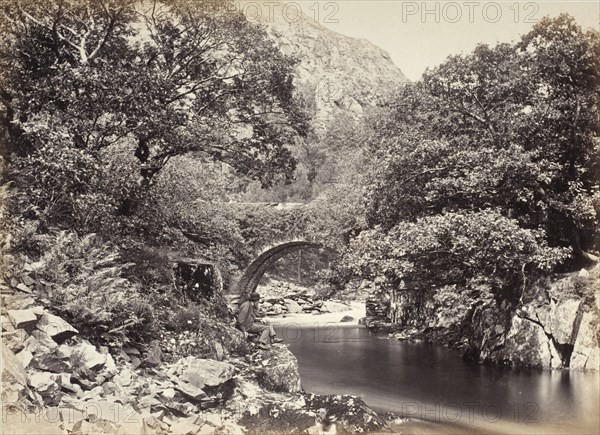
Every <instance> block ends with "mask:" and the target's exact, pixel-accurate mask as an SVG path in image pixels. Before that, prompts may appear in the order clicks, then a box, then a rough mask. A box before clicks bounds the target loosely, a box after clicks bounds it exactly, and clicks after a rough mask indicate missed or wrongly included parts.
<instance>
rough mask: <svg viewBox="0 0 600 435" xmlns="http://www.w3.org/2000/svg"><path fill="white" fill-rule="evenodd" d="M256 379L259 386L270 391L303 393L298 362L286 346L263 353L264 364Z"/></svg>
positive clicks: (277, 346) (274, 347) (257, 372)
mask: <svg viewBox="0 0 600 435" xmlns="http://www.w3.org/2000/svg"><path fill="white" fill-rule="evenodd" d="M256 378H257V380H258V384H259V385H260V386H261V387H263V388H264V389H266V390H269V391H275V392H285V393H297V392H300V391H302V384H301V382H300V374H299V373H298V361H297V360H296V357H295V356H294V355H293V354H292V352H290V350H289V349H288V348H287V347H285V346H280V345H274V346H271V347H270V348H269V349H268V350H265V351H264V352H263V353H262V364H261V367H260V368H259V369H258V370H257V371H256Z"/></svg>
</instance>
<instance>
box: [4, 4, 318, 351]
mask: <svg viewBox="0 0 600 435" xmlns="http://www.w3.org/2000/svg"><path fill="white" fill-rule="evenodd" d="M232 6H233V3H232V2H230V1H228V0H223V1H215V2H201V3H200V2H194V1H187V0H164V1H150V2H147V1H138V0H126V1H121V0H100V1H88V0H50V1H44V2H38V1H29V0H9V1H6V2H3V3H2V16H1V17H0V34H2V35H3V37H2V38H1V40H0V122H1V123H2V124H1V125H2V139H3V140H2V150H1V151H2V157H3V160H2V164H3V165H4V163H5V162H6V163H7V165H6V168H7V171H4V167H3V168H2V170H3V173H2V177H3V178H2V182H3V185H2V186H1V187H0V189H1V191H0V193H1V194H2V200H3V201H2V206H3V208H2V214H3V215H2V218H3V219H2V225H3V227H2V239H1V240H0V244H1V246H0V247H1V248H2V254H3V255H2V261H3V263H4V262H5V263H7V266H6V267H4V264H3V268H2V270H3V273H6V276H3V278H5V279H6V280H5V282H6V283H8V285H11V277H13V276H18V277H23V278H22V279H23V280H24V281H20V280H21V278H19V280H17V281H18V282H19V283H22V282H27V283H29V284H28V286H29V287H30V290H35V291H36V297H37V298H38V299H40V300H42V301H43V302H44V303H46V304H48V305H50V306H51V307H52V308H53V309H54V310H56V311H58V312H59V313H60V314H61V315H63V316H64V317H65V318H67V319H68V320H69V321H71V322H72V323H73V325H75V326H76V327H77V328H79V329H81V330H86V332H89V334H88V335H89V336H90V338H93V339H95V340H97V341H101V342H104V343H108V344H110V343H117V344H118V343H123V342H124V341H127V340H134V341H135V340H149V339H151V338H157V337H158V336H159V333H161V332H164V333H165V334H166V335H165V337H166V336H167V335H168V334H179V333H180V332H181V331H182V330H185V331H187V333H191V332H194V333H198V331H199V328H200V329H202V330H203V331H204V332H206V334H204V335H205V337H204V338H201V339H199V340H196V345H197V347H198V349H204V348H205V347H206V346H207V340H209V338H210V337H209V336H212V335H214V336H216V335H218V332H219V331H221V330H222V329H223V328H222V326H223V325H222V324H221V323H219V322H222V321H228V317H227V313H226V310H225V305H224V304H223V301H222V300H217V299H215V300H212V301H209V302H207V303H206V304H204V305H202V304H193V303H191V302H189V301H186V300H183V299H182V298H180V297H179V295H177V294H176V292H174V289H173V283H172V279H173V278H172V270H171V266H172V265H173V262H174V261H176V260H180V259H183V260H189V259H191V260H193V261H196V262H202V261H205V262H210V263H214V264H217V265H219V266H223V267H222V268H223V271H224V275H225V276H224V278H225V279H226V280H227V279H228V278H229V275H230V274H231V273H239V270H240V269H241V268H243V267H245V266H246V265H247V264H248V262H249V260H250V258H251V257H252V255H253V254H254V253H255V252H254V250H255V249H257V247H259V246H261V245H263V244H266V243H268V240H271V239H273V238H277V236H278V234H286V235H289V234H292V233H293V231H294V230H293V228H292V227H293V226H294V225H297V222H296V220H295V219H293V221H292V222H290V220H291V219H292V217H291V215H290V217H289V219H286V218H285V216H279V215H276V214H274V213H273V212H272V211H271V210H269V209H265V210H262V209H253V208H252V207H250V208H248V207H246V208H244V207H243V206H242V207H238V208H235V207H231V206H228V205H227V204H228V202H229V201H231V200H236V199H238V197H239V196H240V194H241V192H242V191H243V190H244V188H245V185H247V184H248V182H249V180H258V182H259V183H260V184H261V185H263V186H268V185H271V184H273V183H277V182H285V181H286V180H289V179H290V178H291V177H292V174H293V170H294V168H295V164H296V162H295V159H294V157H293V156H292V154H291V152H290V151H289V149H290V147H291V146H292V145H293V144H294V143H295V142H296V141H299V140H301V138H302V137H303V136H305V135H306V134H307V133H308V117H307V115H306V113H305V112H304V110H303V106H302V104H301V103H300V101H299V99H298V96H297V93H296V91H295V87H294V83H293V75H292V72H293V67H294V65H295V60H294V59H292V58H290V57H288V56H285V55H283V54H282V53H281V52H280V51H279V50H278V49H277V48H276V46H275V45H274V43H273V42H272V40H270V39H269V38H268V37H267V34H266V33H265V31H264V29H263V28H261V27H260V26H258V25H257V24H256V23H252V22H250V21H249V20H247V19H246V18H245V17H244V16H243V15H242V14H241V13H239V12H238V11H236V10H235V8H234V7H232ZM7 182H8V183H7ZM7 192H9V194H8V193H7ZM5 199H6V201H5ZM5 205H8V206H9V208H8V209H5V208H4V206H5ZM4 218H6V219H4ZM264 222H268V223H269V225H264ZM5 230H6V231H5ZM9 233H10V234H11V235H12V239H11V238H10V237H7V238H5V235H8V234H9ZM9 250H10V253H11V254H13V257H9V256H8V255H4V254H7V253H8V251H9ZM9 263H10V264H9ZM9 269H10V270H9ZM13 281H14V279H13ZM17 281H15V284H14V285H12V286H13V287H14V286H15V285H17V284H16V283H17ZM226 284H227V282H226ZM210 331H212V332H210ZM209 332H210V334H209ZM211 334H212V335H211ZM200 335H202V334H200ZM221 335H222V334H221ZM213 338H214V337H213Z"/></svg>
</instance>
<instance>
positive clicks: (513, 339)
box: [497, 315, 563, 368]
mask: <svg viewBox="0 0 600 435" xmlns="http://www.w3.org/2000/svg"><path fill="white" fill-rule="evenodd" d="M497 358H499V359H500V361H501V362H503V363H506V364H508V365H513V366H530V367H540V368H559V367H562V364H563V361H562V356H561V355H560V354H559V353H558V351H557V350H556V348H555V347H554V345H553V343H552V341H551V339H550V338H549V337H548V335H547V334H546V332H545V331H544V328H543V327H542V326H541V325H539V324H538V323H536V322H533V321H532V320H530V319H527V318H523V317H520V316H519V315H515V316H514V317H513V318H512V323H511V326H510V330H509V331H508V334H507V336H506V341H505V345H504V348H503V349H502V350H501V351H500V352H499V353H498V354H497Z"/></svg>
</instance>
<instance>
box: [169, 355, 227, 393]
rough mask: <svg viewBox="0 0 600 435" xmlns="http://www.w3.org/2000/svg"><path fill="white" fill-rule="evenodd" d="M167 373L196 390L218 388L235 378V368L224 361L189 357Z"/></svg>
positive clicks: (178, 362)
mask: <svg viewBox="0 0 600 435" xmlns="http://www.w3.org/2000/svg"><path fill="white" fill-rule="evenodd" d="M167 373H169V374H172V375H175V376H177V377H178V378H179V379H181V380H183V381H186V382H188V383H190V384H191V385H193V386H195V387H196V388H204V387H205V386H206V387H216V386H218V385H221V384H223V383H225V382H227V381H229V380H230V379H232V378H233V376H234V374H235V367H234V366H233V365H232V364H229V363H226V362H222V361H216V360H212V359H204V358H196V357H193V356H188V357H185V358H181V359H180V360H179V361H177V362H176V363H175V364H173V365H172V366H171V367H170V368H169V369H168V370H167Z"/></svg>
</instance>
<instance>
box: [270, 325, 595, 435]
mask: <svg viewBox="0 0 600 435" xmlns="http://www.w3.org/2000/svg"><path fill="white" fill-rule="evenodd" d="M276 329H278V333H279V335H280V336H282V337H283V338H284V339H285V341H286V343H288V345H289V349H290V350H291V351H292V352H293V353H294V355H295V356H296V357H297V359H298V364H299V367H300V375H301V377H302V384H303V386H304V389H305V390H306V391H308V392H312V393H318V394H352V395H356V396H360V397H361V398H362V399H363V400H364V401H365V402H366V403H367V404H368V405H369V406H371V407H373V408H374V409H376V410H378V411H393V412H396V413H399V414H402V415H404V416H406V417H413V418H416V419H423V420H428V421H430V422H437V423H440V424H443V425H448V426H449V427H450V426H455V425H459V426H461V427H464V426H467V427H469V428H471V429H473V430H479V431H490V432H491V431H499V432H524V433H540V432H544V433H567V432H579V433H599V427H600V423H599V415H598V413H599V408H600V399H599V391H600V388H599V376H598V375H597V374H590V373H581V372H569V371H557V370H554V371H550V370H510V369H499V368H491V367H484V366H479V365H471V364H467V363H465V362H463V361H462V358H461V354H460V353H458V352H456V351H454V350H449V349H446V348H444V347H440V346H433V345H429V344H414V343H404V342H399V341H397V340H394V339H387V338H382V337H381V336H377V335H375V334H372V333H370V332H368V331H367V330H365V329H364V328H359V327H355V326H354V327H338V326H333V325H329V326H322V327H320V328H299V327H295V326H294V325H292V326H287V327H282V326H278V327H277V328H276Z"/></svg>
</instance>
